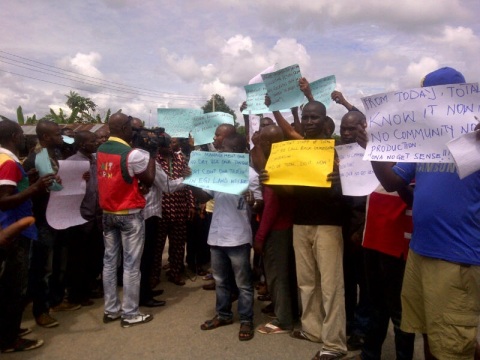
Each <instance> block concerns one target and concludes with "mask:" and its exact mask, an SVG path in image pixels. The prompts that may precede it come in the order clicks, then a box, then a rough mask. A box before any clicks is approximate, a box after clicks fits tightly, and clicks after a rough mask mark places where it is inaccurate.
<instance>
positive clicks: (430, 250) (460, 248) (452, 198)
mask: <svg viewBox="0 0 480 360" xmlns="http://www.w3.org/2000/svg"><path fill="white" fill-rule="evenodd" d="M393 170H394V171H395V173H396V174H397V175H399V176H400V177H401V178H402V179H403V180H404V181H405V182H406V183H407V184H408V183H410V181H411V180H412V179H415V190H414V200H413V235H412V240H411V242H410V248H411V249H412V250H413V251H415V252H416V253H418V254H420V255H423V256H428V257H432V258H436V259H442V260H446V261H450V262H457V263H461V264H470V265H480V171H477V172H475V173H473V174H471V175H469V176H467V177H466V178H464V179H462V180H461V179H460V178H459V177H458V173H457V170H456V166H455V164H431V163H398V164H397V165H395V166H394V167H393Z"/></svg>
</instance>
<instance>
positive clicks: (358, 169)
mask: <svg viewBox="0 0 480 360" xmlns="http://www.w3.org/2000/svg"><path fill="white" fill-rule="evenodd" d="M335 149H336V150H337V154H338V159H339V160H340V165H339V167H338V168H339V172H340V182H341V183H342V193H343V195H349V196H365V195H370V194H371V193H372V192H373V191H374V190H375V189H376V188H377V187H378V185H379V184H380V183H379V181H378V179H377V177H376V176H375V173H374V172H373V169H372V164H371V162H370V161H365V160H363V154H364V153H365V149H364V148H362V147H361V146H360V145H358V144H357V143H353V144H346V145H338V146H335Z"/></svg>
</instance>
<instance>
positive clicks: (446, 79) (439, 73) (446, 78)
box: [422, 67, 466, 87]
mask: <svg viewBox="0 0 480 360" xmlns="http://www.w3.org/2000/svg"><path fill="white" fill-rule="evenodd" d="M465 82H466V81H465V78H464V77H463V75H462V73H461V72H459V71H457V70H455V69H453V68H451V67H443V68H441V69H438V70H435V71H432V72H431V73H430V74H427V75H426V76H425V77H424V78H423V81H422V87H425V86H436V85H449V84H463V83H465Z"/></svg>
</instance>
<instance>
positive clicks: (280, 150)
mask: <svg viewBox="0 0 480 360" xmlns="http://www.w3.org/2000/svg"><path fill="white" fill-rule="evenodd" d="M274 115H275V118H276V119H277V118H278V117H279V116H281V114H280V113H279V112H278V113H274ZM325 122H326V109H325V106H324V105H323V104H322V103H320V102H317V101H310V102H309V103H307V105H305V107H304V109H303V112H302V117H301V124H302V128H303V132H304V136H305V140H294V141H288V142H284V143H278V144H274V146H273V148H272V153H271V155H270V158H269V161H268V163H267V165H266V170H264V171H263V172H262V175H261V180H264V184H265V185H293V186H289V189H286V190H287V191H291V192H292V193H293V195H294V198H295V202H296V207H295V212H294V219H293V220H294V221H293V222H294V227H293V246H294V249H295V260H296V270H297V280H298V286H299V288H300V296H301V301H302V308H303V313H302V319H301V320H302V329H301V330H294V331H293V332H292V333H291V336H292V337H294V338H298V339H303V340H309V341H313V342H323V344H324V345H323V348H322V350H320V351H318V352H317V354H316V355H315V357H314V359H320V358H322V359H340V358H341V357H343V356H344V355H345V354H346V353H347V346H346V333H345V331H346V329H345V328H346V326H345V322H346V320H345V298H344V282H343V239H342V217H341V208H342V192H341V186H340V182H339V180H338V169H336V170H335V172H333V173H332V170H333V169H334V168H336V165H335V164H334V148H333V147H334V140H331V139H328V136H327V135H326V133H325ZM332 180H333V181H332Z"/></svg>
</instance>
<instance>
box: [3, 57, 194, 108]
mask: <svg viewBox="0 0 480 360" xmlns="http://www.w3.org/2000/svg"><path fill="white" fill-rule="evenodd" d="M0 58H2V56H1V55H0ZM0 62H2V63H5V64H9V65H13V66H17V67H20V68H22V69H27V70H32V71H35V72H37V73H40V74H45V75H53V74H50V73H47V72H44V71H40V70H35V69H30V68H28V67H25V66H22V65H18V64H12V63H10V62H8V61H5V60H1V59H0ZM27 65H28V64H27ZM42 70H43V69H42ZM47 71H50V70H47ZM53 76H54V77H58V78H61V79H66V80H72V81H76V82H79V83H81V84H85V85H89V86H101V87H104V88H106V89H108V90H113V91H119V92H123V93H127V94H133V95H138V96H147V97H153V98H159V97H160V98H168V99H171V98H172V97H175V98H177V99H179V100H197V98H191V97H188V96H183V95H171V96H165V95H150V94H141V93H139V92H136V91H129V90H124V89H121V88H120V89H119V88H117V87H110V86H106V85H103V84H96V83H93V82H90V81H82V80H75V79H72V78H71V77H69V76H62V75H53ZM198 99H199V100H200V98H198ZM202 100H203V99H202Z"/></svg>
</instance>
